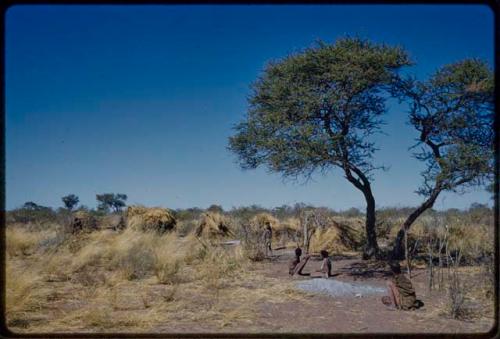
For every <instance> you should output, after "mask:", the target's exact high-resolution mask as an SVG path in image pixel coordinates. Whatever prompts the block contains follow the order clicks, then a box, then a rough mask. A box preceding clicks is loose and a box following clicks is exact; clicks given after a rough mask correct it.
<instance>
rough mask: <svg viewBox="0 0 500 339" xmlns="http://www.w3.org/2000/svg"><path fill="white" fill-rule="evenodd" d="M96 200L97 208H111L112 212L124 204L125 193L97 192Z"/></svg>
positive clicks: (118, 209)
mask: <svg viewBox="0 0 500 339" xmlns="http://www.w3.org/2000/svg"><path fill="white" fill-rule="evenodd" d="M96 200H97V202H98V206H97V209H98V210H100V211H104V212H108V211H109V210H110V209H111V208H112V209H113V211H114V212H119V211H121V209H122V207H124V206H125V201H126V200H127V195H126V194H121V193H117V194H114V193H103V194H97V195H96Z"/></svg>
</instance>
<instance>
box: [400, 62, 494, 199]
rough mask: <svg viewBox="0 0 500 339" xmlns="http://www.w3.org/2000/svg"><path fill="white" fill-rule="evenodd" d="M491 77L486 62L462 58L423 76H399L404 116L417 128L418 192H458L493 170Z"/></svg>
mask: <svg viewBox="0 0 500 339" xmlns="http://www.w3.org/2000/svg"><path fill="white" fill-rule="evenodd" d="M493 91H494V80H493V72H492V71H491V69H490V68H489V66H488V65H487V64H486V63H485V62H483V61H481V60H478V59H466V60H463V61H460V62H456V63H454V64H451V65H447V66H444V67H443V68H441V69H440V70H438V71H437V72H436V73H435V74H434V75H433V76H431V78H430V79H429V80H428V81H425V82H419V81H415V80H413V79H411V80H408V81H406V82H405V87H404V90H403V93H404V97H406V98H409V99H410V100H411V104H412V107H411V111H410V122H411V124H412V125H413V126H414V127H415V129H417V131H419V132H420V136H419V140H418V143H417V145H415V146H420V145H423V146H424V147H422V148H421V149H420V150H419V151H418V152H416V153H415V154H414V155H415V157H416V158H417V159H418V160H421V161H423V162H425V163H426V165H427V167H426V169H425V171H424V172H423V173H422V176H423V179H424V183H423V185H422V186H421V187H420V188H419V190H418V193H420V194H422V195H424V196H431V195H432V194H433V193H434V192H436V191H443V190H445V191H453V192H458V193H462V192H464V191H465V189H466V188H467V187H471V186H478V185H484V184H487V183H489V182H491V181H492V180H493V173H494V150H493V140H494V128H493V120H494V95H493Z"/></svg>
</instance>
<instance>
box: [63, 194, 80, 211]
mask: <svg viewBox="0 0 500 339" xmlns="http://www.w3.org/2000/svg"><path fill="white" fill-rule="evenodd" d="M61 200H62V202H63V203H64V206H65V207H66V208H67V209H68V210H69V211H71V210H72V209H73V207H75V206H76V205H78V202H79V201H80V199H78V197H77V196H76V195H74V194H68V195H66V196H64V197H62V198H61Z"/></svg>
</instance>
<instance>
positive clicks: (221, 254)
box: [197, 246, 245, 291]
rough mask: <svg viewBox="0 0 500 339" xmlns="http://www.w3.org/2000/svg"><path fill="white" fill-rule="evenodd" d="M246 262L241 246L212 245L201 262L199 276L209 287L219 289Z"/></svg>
mask: <svg viewBox="0 0 500 339" xmlns="http://www.w3.org/2000/svg"><path fill="white" fill-rule="evenodd" d="M244 263H245V258H244V255H243V252H242V251H241V250H240V249H239V248H236V249H234V248H232V249H225V248H223V247H220V246H211V247H208V248H207V254H206V255H205V256H204V258H203V261H202V262H201V263H200V266H199V270H198V271H197V273H198V278H199V279H203V281H204V283H205V286H206V288H207V289H209V290H214V291H217V290H219V289H221V288H224V287H225V286H226V285H227V281H226V279H230V278H232V277H235V276H236V275H237V273H238V271H239V269H240V268H241V267H242V265H244Z"/></svg>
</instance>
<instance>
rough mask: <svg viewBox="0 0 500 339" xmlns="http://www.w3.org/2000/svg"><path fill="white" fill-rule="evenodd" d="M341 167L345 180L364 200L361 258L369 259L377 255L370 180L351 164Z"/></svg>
mask: <svg viewBox="0 0 500 339" xmlns="http://www.w3.org/2000/svg"><path fill="white" fill-rule="evenodd" d="M343 169H344V173H345V175H346V178H347V180H349V182H350V183H351V184H353V185H354V187H356V188H357V189H359V190H360V191H361V192H363V195H364V197H365V200H366V220H365V231H366V244H365V248H364V249H363V259H364V260H366V259H370V258H372V257H374V256H376V257H378V255H379V248H378V244H377V233H376V232H375V221H376V217H375V198H374V197H373V193H372V188H371V185H370V181H369V180H368V178H367V177H366V175H365V174H364V173H363V172H362V171H361V170H360V169H359V168H357V167H355V166H353V165H349V166H348V165H346V164H344V167H343ZM351 170H352V171H353V172H354V173H355V174H356V175H357V176H358V178H359V179H358V178H355V177H354V176H353V175H352V172H351Z"/></svg>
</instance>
